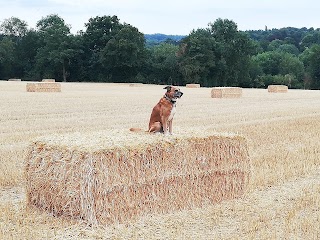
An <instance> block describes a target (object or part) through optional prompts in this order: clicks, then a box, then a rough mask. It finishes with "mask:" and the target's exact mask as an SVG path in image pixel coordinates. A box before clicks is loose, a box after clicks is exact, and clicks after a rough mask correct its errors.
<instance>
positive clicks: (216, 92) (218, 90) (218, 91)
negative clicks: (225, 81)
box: [211, 87, 242, 98]
mask: <svg viewBox="0 0 320 240" xmlns="http://www.w3.org/2000/svg"><path fill="white" fill-rule="evenodd" d="M241 96H242V88H240V87H214V88H212V89H211V97H212V98H240V97H241Z"/></svg>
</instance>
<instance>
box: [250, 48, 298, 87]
mask: <svg viewBox="0 0 320 240" xmlns="http://www.w3.org/2000/svg"><path fill="white" fill-rule="evenodd" d="M252 61H253V62H255V64H256V68H259V69H260V71H261V70H262V73H260V74H259V75H258V76H257V75H256V76H255V79H257V82H259V83H260V85H264V86H267V85H269V84H272V83H273V84H280V83H281V84H286V85H289V87H293V88H300V87H302V86H303V76H304V66H303V63H302V61H300V59H299V58H298V57H297V56H295V55H293V54H290V53H286V52H281V51H271V52H264V53H260V54H258V55H256V56H254V57H253V58H252ZM257 66H258V67H257Z"/></svg>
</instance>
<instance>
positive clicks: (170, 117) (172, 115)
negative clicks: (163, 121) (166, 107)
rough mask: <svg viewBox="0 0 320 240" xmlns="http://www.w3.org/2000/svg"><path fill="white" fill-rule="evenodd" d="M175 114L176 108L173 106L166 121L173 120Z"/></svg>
mask: <svg viewBox="0 0 320 240" xmlns="http://www.w3.org/2000/svg"><path fill="white" fill-rule="evenodd" d="M175 113H176V106H173V107H172V109H171V112H170V115H169V118H168V121H171V120H172V119H173V117H174V114H175Z"/></svg>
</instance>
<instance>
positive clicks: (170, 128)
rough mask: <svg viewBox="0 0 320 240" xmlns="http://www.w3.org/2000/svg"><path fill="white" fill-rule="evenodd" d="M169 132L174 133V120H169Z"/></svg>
mask: <svg viewBox="0 0 320 240" xmlns="http://www.w3.org/2000/svg"><path fill="white" fill-rule="evenodd" d="M169 133H170V134H171V135H172V120H171V121H169Z"/></svg>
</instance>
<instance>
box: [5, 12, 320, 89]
mask: <svg viewBox="0 0 320 240" xmlns="http://www.w3.org/2000/svg"><path fill="white" fill-rule="evenodd" d="M149 37H150V36H149ZM153 37H154V38H153V39H151V40H150V38H149V41H147V40H146V36H145V35H144V34H143V33H141V32H140V31H139V30H138V29H137V28H136V27H134V26H132V25H130V24H127V23H121V22H120V20H119V18H118V17H117V16H97V17H93V18H90V19H89V20H88V22H87V23H85V30H84V31H79V32H78V33H77V34H71V32H70V26H69V25H68V24H66V23H65V21H64V20H63V19H62V18H61V17H59V16H58V15H56V14H52V15H48V16H46V17H43V18H42V19H41V20H39V21H38V22H37V24H36V28H35V29H32V28H28V25H27V23H26V22H25V21H23V20H20V19H19V18H16V17H11V18H9V19H5V20H4V21H3V22H2V23H1V24H0V79H8V78H22V79H24V80H40V79H43V78H55V79H57V80H58V81H85V82H141V83H152V84H174V85H185V84H186V83H200V84H201V86H207V87H212V86H239V87H255V88H264V87H266V86H268V85H269V84H285V85H288V86H289V87H291V88H305V89H319V88H320V68H319V66H320V31H319V29H313V28H310V29H307V28H300V29H298V28H282V29H271V30H268V29H267V27H266V29H265V30H252V31H239V30H238V27H237V24H236V23H235V22H234V21H232V20H228V19H220V18H219V19H216V20H215V21H214V22H213V23H209V24H208V27H207V28H199V29H194V30H192V31H191V32H190V34H189V35H187V36H184V37H182V38H181V36H171V37H172V38H167V39H164V36H163V35H162V34H156V35H155V36H153ZM169 37H170V36H169ZM159 39H161V40H160V41H158V40H159Z"/></svg>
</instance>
